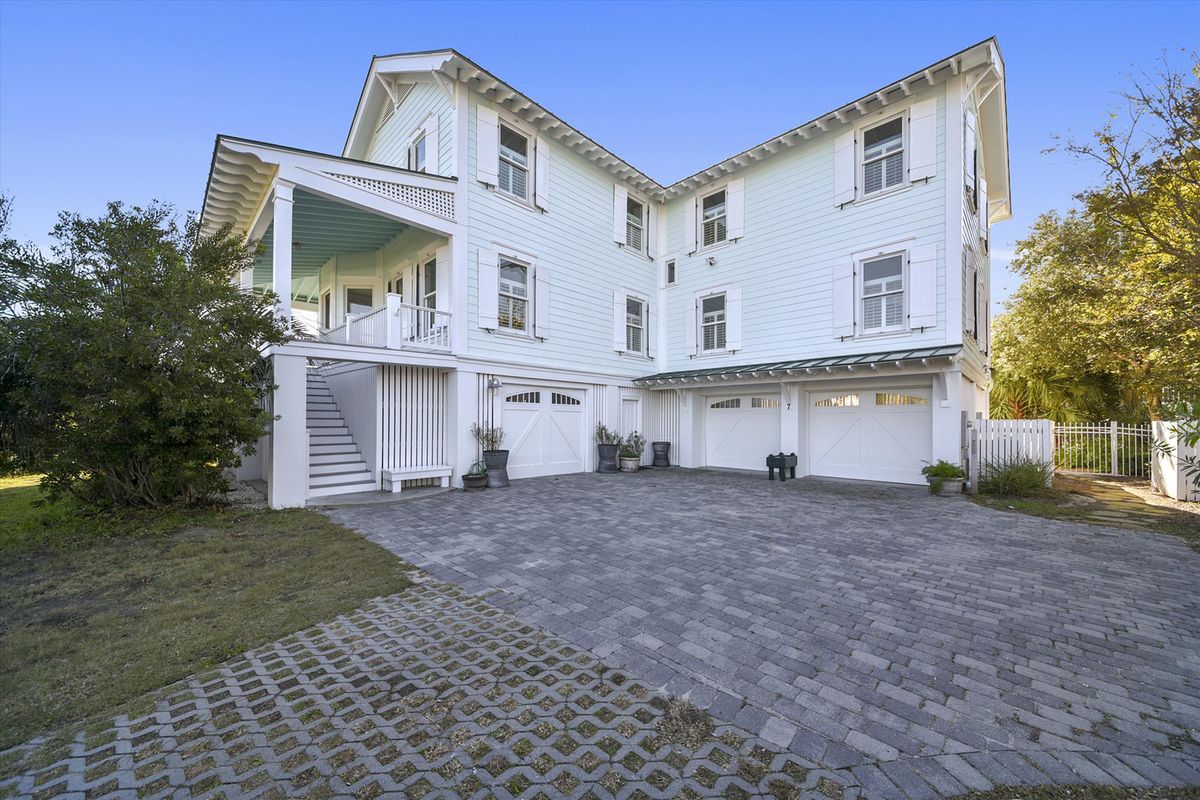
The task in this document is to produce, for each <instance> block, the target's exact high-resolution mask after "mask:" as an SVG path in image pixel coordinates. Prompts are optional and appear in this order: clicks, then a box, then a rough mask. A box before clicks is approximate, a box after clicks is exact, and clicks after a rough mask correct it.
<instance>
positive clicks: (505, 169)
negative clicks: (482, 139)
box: [497, 124, 529, 201]
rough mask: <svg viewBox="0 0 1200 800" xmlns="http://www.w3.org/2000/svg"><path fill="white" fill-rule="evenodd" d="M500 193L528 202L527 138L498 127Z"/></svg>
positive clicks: (502, 125) (507, 128) (504, 126)
mask: <svg viewBox="0 0 1200 800" xmlns="http://www.w3.org/2000/svg"><path fill="white" fill-rule="evenodd" d="M497 178H498V181H499V184H498V187H497V188H499V189H500V191H502V192H506V193H508V194H510V195H512V196H513V197H515V198H517V199H518V200H522V201H528V200H529V137H528V136H525V135H524V134H521V133H518V132H517V131H515V130H513V129H512V128H510V127H508V126H507V125H504V124H501V125H500V166H499V170H498V172H497Z"/></svg>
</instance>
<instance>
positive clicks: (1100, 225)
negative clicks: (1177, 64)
mask: <svg viewBox="0 0 1200 800" xmlns="http://www.w3.org/2000/svg"><path fill="white" fill-rule="evenodd" d="M1198 80H1200V64H1198V65H1197V66H1195V67H1194V68H1193V70H1192V73H1191V77H1190V78H1189V77H1188V76H1187V74H1186V73H1181V72H1173V71H1171V70H1170V69H1167V68H1164V69H1163V70H1161V71H1160V73H1159V74H1158V75H1157V76H1155V79H1154V81H1153V82H1152V85H1150V84H1148V83H1140V82H1135V83H1134V87H1133V89H1132V90H1131V91H1129V92H1127V93H1126V94H1125V100H1126V101H1127V104H1128V109H1129V110H1128V113H1127V114H1125V115H1123V116H1119V117H1116V118H1114V119H1113V120H1110V121H1109V122H1108V123H1107V124H1106V125H1105V126H1104V127H1102V128H1101V129H1099V130H1098V131H1096V132H1095V133H1094V135H1093V136H1092V138H1091V139H1090V140H1087V141H1084V142H1071V143H1069V144H1067V145H1066V149H1067V150H1068V151H1069V152H1071V153H1073V154H1075V155H1076V156H1078V157H1080V158H1084V159H1089V160H1092V161H1094V162H1095V163H1098V164H1099V165H1100V166H1101V174H1102V180H1101V182H1100V183H1099V185H1097V186H1096V187H1093V188H1091V189H1088V190H1086V191H1084V192H1081V193H1080V194H1079V195H1077V196H1076V199H1077V200H1078V202H1079V208H1078V209H1074V210H1072V211H1070V212H1068V213H1067V214H1065V215H1059V214H1056V213H1054V212H1050V213H1047V214H1043V215H1042V216H1041V217H1040V218H1039V219H1038V220H1037V222H1036V223H1035V224H1034V226H1033V228H1032V230H1031V231H1030V233H1029V235H1028V236H1027V237H1025V238H1024V239H1022V240H1021V241H1019V242H1018V243H1017V249H1016V257H1015V259H1014V260H1013V264H1012V266H1013V269H1014V271H1015V272H1017V274H1019V275H1020V276H1021V277H1022V278H1023V282H1022V285H1021V287H1020V288H1019V289H1018V290H1017V292H1016V293H1015V294H1014V296H1013V297H1012V299H1011V300H1010V301H1009V304H1008V307H1007V310H1006V313H1005V314H1004V315H1002V316H1001V317H1000V318H999V319H997V321H996V326H995V347H994V351H995V354H996V364H997V368H998V369H997V377H998V379H999V380H997V387H998V389H1000V391H999V392H997V394H996V396H995V397H994V399H995V401H996V402H997V404H998V405H1001V406H1003V405H1004V404H1006V403H1007V404H1008V405H1009V406H1012V405H1013V400H1012V398H1013V397H1021V396H1023V395H1024V396H1031V395H1036V394H1038V393H1039V391H1041V390H1043V389H1046V388H1049V389H1050V390H1052V391H1053V392H1055V393H1057V395H1058V396H1059V397H1064V396H1065V397H1068V398H1070V397H1074V398H1084V399H1088V398H1090V399H1089V400H1088V403H1090V406H1091V412H1092V413H1095V412H1097V411H1098V410H1101V409H1103V410H1106V411H1108V413H1110V414H1111V413H1115V412H1114V411H1113V409H1119V408H1124V409H1125V410H1126V412H1127V413H1131V412H1136V411H1137V410H1139V409H1140V411H1141V413H1143V414H1148V415H1149V416H1151V417H1152V418H1157V417H1158V416H1159V415H1160V414H1161V411H1162V406H1163V402H1164V399H1166V400H1169V399H1172V398H1176V399H1178V398H1189V397H1190V398H1195V397H1197V396H1200V86H1198V85H1197V81H1198ZM1098 388H1100V389H1104V388H1107V390H1108V391H1109V392H1110V395H1109V397H1108V398H1107V400H1106V401H1105V402H1102V403H1099V404H1096V403H1095V402H1094V401H1095V396H1094V392H1095V390H1096V389H1098ZM1082 405H1083V406H1086V405H1087V403H1084V404H1082ZM1084 415H1085V416H1086V415H1087V414H1086V412H1085V413H1084Z"/></svg>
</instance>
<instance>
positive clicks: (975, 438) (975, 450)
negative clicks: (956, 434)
mask: <svg viewBox="0 0 1200 800" xmlns="http://www.w3.org/2000/svg"><path fill="white" fill-rule="evenodd" d="M982 426H983V420H981V419H975V420H973V421H970V422H967V491H968V492H970V493H971V494H979V450H980V447H979V433H980V431H979V429H980V428H981V427H982Z"/></svg>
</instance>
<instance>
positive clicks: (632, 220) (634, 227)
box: [625, 197, 646, 253]
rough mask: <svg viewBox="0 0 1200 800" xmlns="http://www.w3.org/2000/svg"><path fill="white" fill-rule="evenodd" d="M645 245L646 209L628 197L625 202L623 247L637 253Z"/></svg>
mask: <svg viewBox="0 0 1200 800" xmlns="http://www.w3.org/2000/svg"><path fill="white" fill-rule="evenodd" d="M645 243H646V207H645V206H644V205H642V204H641V203H639V202H638V201H637V200H634V199H633V198H632V197H630V198H629V199H628V200H626V201H625V246H626V247H632V248H633V249H634V250H637V251H638V252H639V253H640V252H642V250H644V249H645Z"/></svg>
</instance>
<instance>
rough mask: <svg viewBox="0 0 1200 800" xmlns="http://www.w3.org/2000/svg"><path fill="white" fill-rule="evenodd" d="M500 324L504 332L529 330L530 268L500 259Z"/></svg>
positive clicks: (498, 316)
mask: <svg viewBox="0 0 1200 800" xmlns="http://www.w3.org/2000/svg"><path fill="white" fill-rule="evenodd" d="M499 301H500V302H499V308H498V315H497V318H498V323H499V325H500V327H501V328H502V329H503V330H508V331H516V332H518V333H525V332H526V331H528V330H529V267H527V266H525V265H524V264H518V263H517V262H515V261H509V260H508V259H506V258H503V257H501V258H500V298H499Z"/></svg>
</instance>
